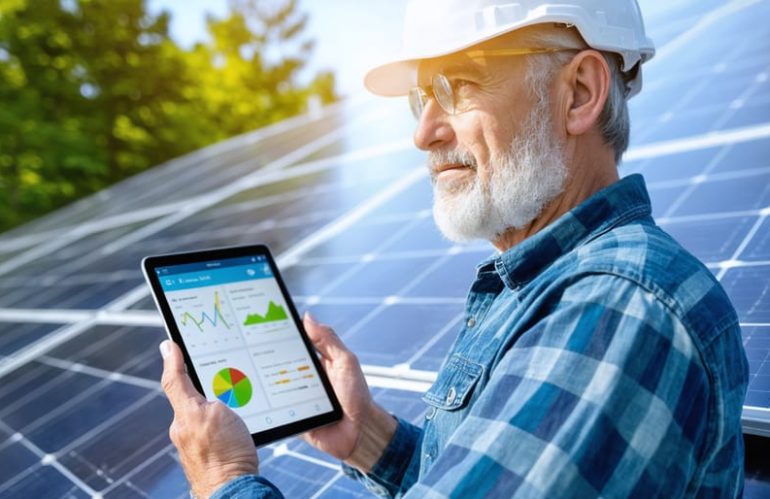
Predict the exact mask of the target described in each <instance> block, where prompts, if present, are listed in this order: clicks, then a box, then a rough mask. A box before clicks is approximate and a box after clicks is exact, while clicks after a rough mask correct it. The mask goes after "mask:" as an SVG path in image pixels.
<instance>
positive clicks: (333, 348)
mask: <svg viewBox="0 0 770 499" xmlns="http://www.w3.org/2000/svg"><path fill="white" fill-rule="evenodd" d="M302 322H303V324H304V325H305V331H307V335H308V337H309V338H310V341H312V342H313V346H314V347H315V348H316V350H318V352H319V353H320V354H321V355H323V356H324V357H325V358H327V359H338V358H340V357H341V356H343V355H345V354H347V353H348V352H349V351H348V349H347V347H345V344H344V343H342V340H340V338H339V336H337V335H336V334H335V333H334V330H333V329H332V328H330V327H329V326H326V325H324V324H320V323H319V322H318V321H316V320H315V318H314V317H313V316H312V315H310V312H305V316H304V318H303V320H302Z"/></svg>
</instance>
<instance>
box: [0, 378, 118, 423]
mask: <svg viewBox="0 0 770 499" xmlns="http://www.w3.org/2000/svg"><path fill="white" fill-rule="evenodd" d="M71 372H78V371H76V370H73V371H71ZM110 383H112V382H111V381H110V380H106V379H100V380H99V382H97V383H94V384H93V385H91V386H89V387H87V388H86V389H84V390H83V391H81V392H80V393H78V394H77V395H76V396H74V397H72V398H70V399H69V400H67V401H66V402H64V403H62V404H59V405H57V406H56V407H55V408H53V409H52V410H51V411H49V412H47V413H46V414H44V415H41V416H40V417H39V418H37V419H35V420H34V421H32V422H30V423H28V424H26V425H25V426H23V427H22V428H20V429H19V432H20V433H22V434H24V433H30V432H32V431H35V430H37V429H39V428H41V427H43V426H45V425H46V424H48V423H50V422H51V421H52V420H54V419H55V418H57V417H59V416H61V415H62V414H64V413H66V412H67V411H68V410H69V409H72V408H75V407H77V406H78V404H79V403H80V402H82V401H84V400H86V399H88V398H89V397H90V396H91V395H93V394H95V393H96V392H98V391H100V390H102V389H103V388H105V387H107V386H109V385H110ZM48 388H50V387H47V388H42V387H41V388H40V389H41V390H44V389H48ZM36 396H37V395H36V393H35V392H31V393H29V394H27V396H26V397H22V398H20V399H18V400H17V401H16V402H15V403H13V404H11V405H9V406H6V407H5V408H4V409H3V411H2V413H3V414H8V413H11V412H13V411H14V410H15V409H17V408H19V407H22V406H24V405H25V404H27V402H29V401H30V400H33V399H34V398H35V397H36Z"/></svg>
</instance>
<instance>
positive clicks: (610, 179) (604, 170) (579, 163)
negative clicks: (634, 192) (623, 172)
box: [492, 146, 620, 252]
mask: <svg viewBox="0 0 770 499" xmlns="http://www.w3.org/2000/svg"><path fill="white" fill-rule="evenodd" d="M602 149H605V150H604V151H602V153H601V154H598V155H597V154H589V155H574V156H573V157H572V158H571V161H568V162H567V170H568V171H569V175H568V176H567V180H566V185H565V189H564V192H562V193H561V194H560V195H559V196H558V197H557V198H556V199H554V200H553V201H551V202H550V203H548V204H547V205H546V206H545V208H543V211H542V212H541V213H540V215H538V216H537V217H536V218H535V219H534V220H533V221H532V222H530V223H529V224H528V225H526V226H524V227H522V228H520V229H517V228H510V229H508V230H507V231H506V232H504V233H503V234H502V235H500V237H498V238H497V239H495V240H494V241H492V244H493V245H494V246H495V248H497V249H498V250H499V251H500V252H505V251H508V250H509V249H511V248H513V247H514V246H516V245H517V244H519V243H520V242H522V241H524V240H525V239H527V238H528V237H531V236H533V235H535V234H537V233H538V232H540V231H541V230H543V229H544V228H545V227H547V226H549V225H550V224H551V223H553V222H555V221H556V220H558V219H559V218H560V217H561V216H562V215H564V214H565V213H567V212H568V211H570V210H571V209H572V208H574V207H576V206H577V205H579V204H580V203H582V202H583V201H585V200H586V199H588V198H590V197H591V196H593V195H594V194H596V193H597V192H599V191H600V190H602V189H604V188H605V187H607V186H609V185H612V184H614V183H615V182H617V181H618V179H619V178H620V177H619V175H618V168H617V165H616V164H615V159H614V156H613V154H612V152H611V151H610V150H609V149H608V148H606V146H605V147H604V148H602ZM589 150H590V149H589ZM570 163H571V164H570Z"/></svg>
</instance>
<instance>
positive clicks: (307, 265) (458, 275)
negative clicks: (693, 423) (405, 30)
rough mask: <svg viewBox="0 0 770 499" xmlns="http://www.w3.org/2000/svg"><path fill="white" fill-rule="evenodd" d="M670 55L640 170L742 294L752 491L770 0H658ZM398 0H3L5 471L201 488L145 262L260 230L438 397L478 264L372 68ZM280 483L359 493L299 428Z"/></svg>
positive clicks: (761, 344) (322, 312)
mask: <svg viewBox="0 0 770 499" xmlns="http://www.w3.org/2000/svg"><path fill="white" fill-rule="evenodd" d="M640 5H641V7H642V10H643V13H644V15H645V20H646V25H647V29H648V33H649V35H650V36H651V37H652V38H653V40H654V41H655V43H656V46H657V49H658V53H657V56H656V58H655V59H653V61H652V62H650V63H649V64H647V65H646V66H645V70H644V71H645V72H644V77H645V83H644V90H643V92H642V93H641V94H640V95H639V96H637V97H635V98H634V99H633V100H632V101H631V103H630V107H631V116H632V138H631V148H630V150H629V152H628V153H627V154H626V156H625V158H624V163H623V165H621V170H620V171H621V174H622V175H627V174H630V173H636V172H639V173H642V174H643V175H644V176H645V177H646V179H647V183H648V187H649V189H650V194H651V197H652V200H653V208H654V215H655V217H656V220H657V222H658V223H659V224H660V225H661V226H662V227H663V228H664V229H666V230H667V231H668V232H670V233H671V234H672V235H673V236H674V237H676V238H677V239H678V240H679V241H680V242H681V243H682V244H683V245H684V246H685V247H687V248H688V249H689V250H690V251H692V252H693V253H694V254H695V255H696V256H697V257H698V258H700V259H701V260H702V261H703V262H704V263H705V264H706V265H707V266H708V267H709V268H710V269H711V270H712V271H713V272H714V274H715V275H716V276H717V277H718V278H719V280H720V282H721V283H722V284H723V286H724V287H725V289H726V290H727V292H728V294H729V295H730V296H731V298H732V300H733V303H734V304H735V306H736V309H737V310H738V313H739V316H740V319H741V325H742V331H743V337H744V345H745V347H746V350H747V355H748V357H749V361H750V369H751V372H750V375H751V384H750V386H749V392H748V394H747V398H746V405H745V407H744V416H743V425H744V431H745V435H746V441H747V443H748V451H747V459H748V460H747V463H748V466H747V473H746V477H747V490H746V496H747V497H770V485H769V482H768V470H767V469H766V467H767V464H766V461H767V459H766V456H767V455H768V446H767V440H766V438H767V437H770V293H769V292H768V291H769V290H770V230H768V228H769V227H770V221H768V216H770V81H769V80H770V78H769V76H770V27H768V26H767V23H766V20H767V19H770V2H767V1H759V0H732V1H727V0H720V1H717V0H697V1H696V0H671V1H668V2H656V1H653V0H640ZM404 6H405V1H404V0H365V1H354V0H334V1H325V2H324V1H321V0H231V1H224V0H222V1H213V0H209V1H206V0H186V1H182V0H2V1H0V232H1V233H0V496H1V497H88V496H95V497H148V496H149V497H183V496H186V495H187V488H186V482H185V479H184V476H183V474H182V471H181V468H180V467H179V463H178V460H177V456H176V453H175V451H174V449H173V446H172V445H171V443H170V442H169V440H168V434H167V428H168V425H169V423H170V421H171V411H170V408H169V406H168V404H167V402H166V401H165V398H164V396H163V394H162V392H161V391H160V387H159V383H158V380H159V378H160V370H161V363H160V355H159V354H158V352H157V345H158V343H159V342H160V341H161V340H162V339H163V338H164V336H165V332H164V331H163V328H162V326H161V321H160V317H159V316H158V314H157V312H156V311H155V308H154V304H153V302H152V300H151V298H150V296H149V293H148V289H147V288H146V286H145V284H144V282H143V279H142V276H141V273H140V271H139V261H140V260H141V258H142V257H144V256H146V255H150V254H158V253H165V252H173V251H183V250H191V249H198V248H205V247H212V246H226V245H237V244H249V243H265V244H268V245H269V246H270V247H271V249H272V250H273V252H274V254H275V255H276V256H277V258H278V262H279V266H280V267H281V268H282V270H283V273H284V275H285V278H286V280H287V284H288V286H289V288H290V290H291V292H292V295H293V296H294V298H295V301H296V303H297V306H298V308H299V309H300V310H305V309H309V310H312V311H313V312H314V313H315V314H316V316H318V317H319V318H320V319H322V320H323V321H325V322H327V323H329V324H331V325H333V326H334V327H335V328H336V330H337V331H338V333H339V334H340V335H341V336H342V337H343V339H344V340H345V341H346V343H347V344H348V345H349V346H350V347H351V348H352V349H353V350H354V351H355V352H356V353H357V354H358V356H359V358H360V360H361V361H362V363H363V364H364V369H365V372H366V374H367V379H368V381H369V383H370V386H371V387H372V389H373V391H374V393H375V396H376V397H377V399H378V400H379V401H380V402H381V403H382V404H383V405H384V406H386V407H387V408H388V409H389V410H392V411H394V412H397V413H398V414H399V415H401V416H403V417H406V418H408V419H411V420H413V421H415V422H419V421H420V420H421V419H422V417H423V412H424V404H423V402H422V401H421V398H420V397H421V394H422V392H423V391H424V390H425V389H427V387H429V386H430V384H431V382H432V380H433V379H434V378H435V373H436V371H437V369H438V368H439V366H440V364H441V361H442V359H443V356H444V354H445V352H446V351H447V349H448V348H449V346H450V345H451V343H452V341H453V339H454V334H455V332H456V330H457V328H458V327H459V324H460V322H461V321H463V320H464V317H463V303H464V299H465V295H466V292H467V286H468V285H469V283H470V282H471V280H472V278H473V271H474V266H475V264H476V263H478V262H479V261H480V260H482V259H483V258H484V257H486V256H487V255H489V254H490V253H491V251H492V248H491V246H489V245H488V244H484V243H476V244H471V245H464V246H456V245H453V244H451V243H449V242H447V241H446V240H444V239H443V238H442V237H441V236H440V235H439V234H438V233H437V232H436V230H435V228H434V226H433V222H432V219H431V213H430V206H431V188H430V185H429V181H428V179H427V171H426V169H425V168H424V166H422V165H423V161H424V156H423V155H422V154H421V153H420V152H419V151H417V150H415V149H414V147H413V146H412V144H411V138H410V137H411V132H412V130H413V127H414V122H413V119H412V118H411V115H410V113H409V111H408V105H407V103H406V101H405V99H401V98H396V99H382V98H373V97H370V96H368V95H366V94H364V93H363V92H362V88H361V78H362V75H363V73H364V71H365V69H366V68H367V67H368V66H369V65H371V64H373V63H374V62H376V61H377V60H379V59H381V58H383V57H385V56H386V55H387V54H388V53H390V52H394V51H395V50H397V48H398V45H399V36H400V23H401V18H402V16H403V11H404ZM260 456H261V460H262V471H263V473H264V474H265V475H266V476H268V477H269V478H270V479H271V480H273V481H274V482H275V483H277V484H278V485H279V487H280V488H281V489H282V490H283V491H284V493H285V494H286V496H287V497H365V496H368V493H367V492H366V491H365V490H364V489H363V488H361V487H360V486H358V485H357V484H355V483H353V482H351V481H349V480H348V479H346V478H345V477H344V476H342V474H341V472H340V470H339V466H338V463H336V462H334V461H333V460H330V459H329V458H328V457H327V456H325V455H322V454H320V453H317V452H315V451H314V450H313V449H311V448H309V447H308V446H306V445H304V444H303V443H302V442H300V441H298V440H296V439H291V440H287V441H283V442H278V443H276V444H273V445H271V446H268V447H266V448H264V449H262V450H260Z"/></svg>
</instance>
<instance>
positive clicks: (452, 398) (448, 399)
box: [446, 386, 457, 404]
mask: <svg viewBox="0 0 770 499" xmlns="http://www.w3.org/2000/svg"><path fill="white" fill-rule="evenodd" d="M456 398H457V391H456V390H455V387H454V386H453V387H452V388H450V389H449V392H447V394H446V403H447V404H451V403H452V402H454V401H455V399H456Z"/></svg>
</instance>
